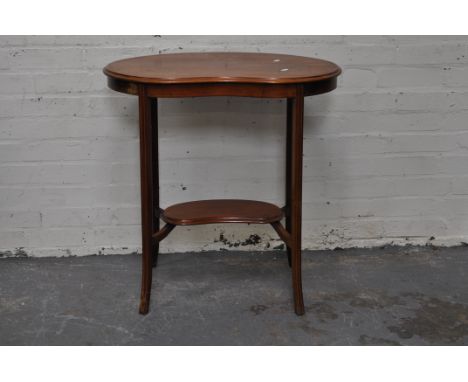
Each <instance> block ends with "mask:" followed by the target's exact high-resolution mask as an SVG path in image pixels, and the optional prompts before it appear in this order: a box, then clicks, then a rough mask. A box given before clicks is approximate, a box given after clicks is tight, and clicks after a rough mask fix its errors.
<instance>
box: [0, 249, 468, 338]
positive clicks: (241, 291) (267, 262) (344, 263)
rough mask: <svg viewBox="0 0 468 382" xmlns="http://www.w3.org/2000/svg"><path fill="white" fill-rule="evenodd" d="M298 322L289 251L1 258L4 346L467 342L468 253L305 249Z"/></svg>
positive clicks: (1, 335)
mask: <svg viewBox="0 0 468 382" xmlns="http://www.w3.org/2000/svg"><path fill="white" fill-rule="evenodd" d="M303 258H304V260H303V277H304V280H303V283H304V297H305V303H306V308H307V313H306V315H305V316H303V317H297V316H296V315H294V313H293V308H292V294H291V288H290V287H291V282H290V273H289V268H288V266H287V261H286V258H285V254H284V252H283V251H275V252H269V253H265V252H259V253H247V252H216V253H214V252H212V253H197V254H193V253H185V254H169V255H161V256H160V261H159V266H158V268H156V270H155V275H154V284H153V296H152V304H151V311H150V313H149V314H148V315H147V316H141V315H139V314H138V313H137V306H138V297H139V296H138V292H139V277H140V257H139V256H91V257H81V258H77V257H71V258H42V259H34V258H8V259H2V260H1V261H0V345H146V344H147V345H466V344H468V288H467V284H466V274H467V273H468V248H466V247H458V248H451V249H436V248H431V247H425V248H400V249H399V248H383V249H375V250H340V251H317V252H315V251H314V252H304V255H303Z"/></svg>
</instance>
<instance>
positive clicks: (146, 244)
mask: <svg viewBox="0 0 468 382" xmlns="http://www.w3.org/2000/svg"><path fill="white" fill-rule="evenodd" d="M138 101H139V120H140V123H139V125H140V182H141V232H142V275H141V296H140V313H141V314H146V313H148V309H149V302H150V295H151V281H152V272H153V268H152V266H153V264H152V262H153V261H152V250H153V249H154V247H153V237H152V235H153V232H152V229H153V220H154V219H153V218H154V213H152V211H151V208H152V207H153V190H152V188H153V176H152V175H153V173H152V165H153V160H152V142H153V140H152V128H151V122H152V113H151V109H152V107H151V103H152V100H151V99H150V98H149V97H147V96H146V91H145V89H144V87H143V86H141V87H140V89H139V97H138Z"/></svg>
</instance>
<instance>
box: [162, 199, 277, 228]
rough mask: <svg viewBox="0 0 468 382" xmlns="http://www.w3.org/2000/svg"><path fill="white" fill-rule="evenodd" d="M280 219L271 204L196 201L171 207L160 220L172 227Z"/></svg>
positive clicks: (275, 208)
mask: <svg viewBox="0 0 468 382" xmlns="http://www.w3.org/2000/svg"><path fill="white" fill-rule="evenodd" d="M282 218H283V211H282V210H281V208H279V207H277V206H275V205H274V204H271V203H266V202H259V201H256V200H242V199H213V200H196V201H192V202H186V203H179V204H174V205H172V206H170V207H168V208H166V209H165V210H164V212H163V213H162V215H161V219H162V220H164V221H165V222H166V223H170V224H173V225H198V224H212V223H251V224H267V223H273V222H276V221H280V220H281V219H282Z"/></svg>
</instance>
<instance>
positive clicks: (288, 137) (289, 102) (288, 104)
mask: <svg viewBox="0 0 468 382" xmlns="http://www.w3.org/2000/svg"><path fill="white" fill-rule="evenodd" d="M292 108H293V100H292V98H287V99H286V193H285V194H286V208H285V211H284V212H285V223H286V224H285V226H286V230H287V231H288V232H291V138H292V137H291V134H292V110H293V109H292ZM286 251H287V254H288V264H289V267H291V248H290V247H289V246H286Z"/></svg>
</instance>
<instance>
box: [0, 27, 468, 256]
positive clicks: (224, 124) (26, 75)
mask: <svg viewBox="0 0 468 382" xmlns="http://www.w3.org/2000/svg"><path fill="white" fill-rule="evenodd" d="M224 50H226V51H227V50H229V51H259V52H277V53H289V54H299V55H305V56H311V57H321V58H325V59H329V60H332V61H334V62H336V63H337V64H339V65H340V66H342V68H343V75H342V77H341V78H340V81H339V88H338V89H337V90H336V91H334V92H332V93H330V94H326V95H320V96H316V97H310V98H308V99H307V101H306V107H305V141H304V154H305V155H304V165H305V167H304V187H303V200H304V204H303V215H304V219H303V243H304V248H335V247H350V246H379V245H383V244H390V243H394V244H406V243H410V244H426V243H434V244H439V245H458V244H460V242H464V241H468V66H467V63H468V37H457V36H451V37H440V36H439V37H435V36H424V37H414V36H413V37H407V36H397V37H391V36H386V37H377V36H348V37H342V36H330V37H327V36H318V37H245V36H243V37H235V36H232V37H213V36H211V37H190V36H186V37H182V36H178V37H165V36H145V37H139V36H128V37H125V36H112V37H105V36H55V37H54V36H36V37H34V36H19V37H17V36H3V37H0V253H1V254H2V255H3V256H8V255H15V254H16V255H24V254H28V255H32V256H62V255H70V254H71V255H85V254H94V253H102V254H106V253H131V252H134V251H140V226H139V222H140V220H139V219H140V212H139V167H138V158H139V157H138V130H137V100H136V98H135V97H132V96H125V95H122V94H118V93H115V92H113V91H111V90H109V89H107V88H106V80H105V77H104V75H103V74H102V71H101V70H102V67H103V66H104V65H105V64H107V63H109V62H110V61H113V60H115V59H120V58H124V57H130V56H135V55H145V54H158V53H168V52H184V51H224ZM284 112H285V102H284V101H279V100H271V101H268V100H252V99H237V98H217V99H182V100H162V101H161V102H160V155H161V160H162V162H161V200H162V205H163V206H166V205H168V204H172V203H175V202H181V201H187V200H191V199H200V198H228V197H240V198H251V199H263V200H267V201H271V202H274V203H278V204H281V205H282V200H283V197H284V190H283V181H284V150H283V149H284V123H285V115H284ZM221 234H223V237H224V238H225V239H224V240H220V235H221ZM252 234H258V235H259V240H260V242H259V243H258V244H257V245H256V247H255V248H256V249H267V248H269V249H271V248H274V247H277V246H278V245H279V244H280V243H281V242H280V241H279V240H278V239H277V236H276V234H275V232H274V231H273V230H272V229H271V227H267V226H256V227H253V226H247V225H226V226H222V225H209V226H201V227H192V228H186V229H183V228H177V229H176V230H175V231H174V232H173V233H172V234H171V236H170V237H169V238H168V239H166V240H165V241H164V242H163V244H162V246H161V250H162V251H165V252H171V251H188V250H195V251H200V250H207V249H218V248H226V249H231V248H232V249H251V248H252V247H251V246H248V245H245V244H246V243H245V242H246V239H248V238H249V236H250V235H252Z"/></svg>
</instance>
